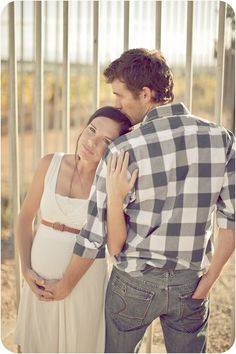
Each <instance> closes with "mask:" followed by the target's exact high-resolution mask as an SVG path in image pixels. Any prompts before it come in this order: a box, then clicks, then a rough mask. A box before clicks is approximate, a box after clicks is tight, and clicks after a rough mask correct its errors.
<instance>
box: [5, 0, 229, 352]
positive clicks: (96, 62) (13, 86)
mask: <svg viewBox="0 0 236 354" xmlns="http://www.w3.org/2000/svg"><path fill="white" fill-rule="evenodd" d="M206 2H207V1H206ZM45 3H46V2H45V1H36V2H35V38H36V41H35V43H36V48H35V49H36V52H35V53H36V54H35V75H36V76H35V80H36V81H35V97H36V99H35V102H36V106H35V109H36V110H35V112H36V115H35V120H34V122H35V124H34V129H35V137H36V140H35V146H34V149H35V159H36V160H37V159H39V158H40V157H41V156H42V155H43V154H44V131H45V120H44V118H45V117H44V110H43V104H44V48H45V37H44V16H45ZM101 3H102V1H100V2H99V1H94V2H92V6H93V11H92V16H93V20H92V22H93V32H92V33H93V35H92V36H93V38H92V53H93V58H92V61H93V80H94V85H93V102H94V108H96V107H97V106H98V105H99V95H100V92H99V87H100V86H99V81H100V68H101V65H100V55H99V53H100V51H101V49H102V48H101V45H100V43H101V38H100V32H99V26H100V6H101ZM144 3H145V2H144ZM163 3H164V2H163V1H154V2H153V6H154V8H155V11H154V12H153V13H152V14H151V16H152V17H153V19H152V20H153V21H154V23H155V34H154V36H155V47H156V48H157V49H162V39H163V37H164V36H163V33H162V22H163V11H162V10H163ZM197 3H198V2H197V1H186V2H185V9H186V16H187V17H186V18H187V24H186V27H185V28H184V29H183V30H184V31H185V32H186V45H185V47H186V52H185V58H186V59H185V94H184V101H185V102H184V103H185V104H186V106H187V107H188V108H189V109H191V106H192V100H193V96H192V92H193V44H194V43H193V34H194V21H193V17H194V11H195V10H196V5H197ZM122 4H123V5H122V6H123V29H122V32H123V50H126V49H128V48H130V41H129V39H130V20H131V19H130V7H131V5H132V6H134V4H133V2H132V1H123V2H122ZM70 5H71V2H70V1H64V2H63V58H62V63H63V64H62V65H63V84H62V88H63V91H62V102H63V108H62V112H63V113H62V115H63V119H62V121H63V126H62V130H63V149H64V151H65V152H67V151H68V149H69V142H70V109H69V107H70V83H69V80H70V58H69V41H70V33H69V28H70V15H69V14H70V11H69V9H70ZM7 6H8V28H9V59H8V63H9V138H10V139H9V140H10V156H11V159H10V176H11V186H10V191H11V197H10V198H11V200H12V210H13V212H12V214H11V218H12V223H11V225H12V228H14V222H15V220H16V218H17V215H18V212H19V208H20V193H21V191H20V182H19V181H20V169H19V134H18V132H19V122H18V117H19V115H18V93H17V87H18V85H17V83H18V78H17V75H18V69H19V62H18V61H17V55H16V44H17V37H16V2H14V1H13V2H11V3H9V4H8V5H7ZM226 7H227V5H226V3H225V2H218V8H219V15H218V38H217V68H216V75H217V77H216V92H215V120H216V122H218V123H220V122H221V117H222V107H223V83H224V62H225V61H224V58H225V28H226V26H225V21H226ZM15 264H16V279H17V295H16V296H17V301H16V302H17V306H18V303H19V299H20V291H21V277H20V268H19V260H18V255H17V252H15ZM146 352H152V326H151V327H150V328H149V330H148V335H147V347H146Z"/></svg>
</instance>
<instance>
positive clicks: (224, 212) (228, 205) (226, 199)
mask: <svg viewBox="0 0 236 354" xmlns="http://www.w3.org/2000/svg"><path fill="white" fill-rule="evenodd" d="M226 146H227V149H226V154H227V162H226V166H225V174H224V180H223V186H222V189H221V191H220V195H219V197H218V200H217V212H216V218H217V224H218V226H219V228H222V229H232V230H234V229H235V137H234V135H233V134H232V133H231V132H230V131H228V132H227V134H226Z"/></svg>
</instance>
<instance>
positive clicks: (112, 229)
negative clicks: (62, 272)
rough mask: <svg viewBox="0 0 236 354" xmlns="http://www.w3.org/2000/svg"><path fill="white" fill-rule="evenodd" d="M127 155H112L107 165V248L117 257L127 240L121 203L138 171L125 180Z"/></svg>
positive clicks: (132, 184) (131, 186)
mask: <svg viewBox="0 0 236 354" xmlns="http://www.w3.org/2000/svg"><path fill="white" fill-rule="evenodd" d="M128 164H129V153H128V152H126V153H124V151H122V152H121V153H120V155H119V157H118V155H117V154H114V155H112V156H111V157H110V158H109V160H108V165H107V179H106V188H107V247H108V251H109V253H110V255H112V256H114V255H118V254H119V253H120V251H121V250H122V248H123V246H124V243H125V241H126V238H127V227H126V221H125V216H124V212H123V202H124V199H125V197H126V195H127V194H128V192H129V191H130V190H131V189H132V188H133V186H134V183H135V181H136V178H137V176H138V170H135V171H134V172H133V173H132V176H131V178H130V180H128V178H127V169H128Z"/></svg>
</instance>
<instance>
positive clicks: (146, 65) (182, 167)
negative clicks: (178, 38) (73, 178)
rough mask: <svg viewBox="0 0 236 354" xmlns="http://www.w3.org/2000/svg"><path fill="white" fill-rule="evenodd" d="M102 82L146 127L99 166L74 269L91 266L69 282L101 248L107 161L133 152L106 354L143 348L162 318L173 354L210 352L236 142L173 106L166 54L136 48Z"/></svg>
mask: <svg viewBox="0 0 236 354" xmlns="http://www.w3.org/2000/svg"><path fill="white" fill-rule="evenodd" d="M104 75H105V78H106V80H107V82H108V83H110V84H111V85H112V89H113V93H114V95H115V97H116V107H117V108H119V109H120V110H121V111H122V112H124V113H126V114H127V115H128V116H129V117H130V120H131V122H132V124H133V125H135V124H137V123H141V124H140V126H139V127H138V128H137V129H135V130H134V131H132V132H131V133H129V134H127V135H126V136H123V137H120V138H118V139H117V140H115V141H114V142H113V143H112V144H111V145H110V147H109V150H110V152H108V154H106V156H104V159H103V162H102V163H101V164H100V166H99V168H98V171H97V175H96V179H95V180H96V189H95V188H94V191H93V193H92V194H91V196H90V203H89V211H88V213H89V215H88V220H87V223H86V225H85V226H84V228H83V229H82V230H81V233H80V236H79V237H78V240H77V243H76V245H75V249H74V253H75V255H74V257H73V259H72V265H71V268H72V267H73V266H74V269H75V267H76V265H77V266H78V265H79V266H80V264H81V262H82V259H83V257H84V267H82V268H81V269H82V271H81V274H80V275H75V273H74V275H73V276H71V273H69V270H68V272H66V274H65V276H64V280H63V281H64V284H65V283H66V284H67V285H66V286H67V289H70V288H72V287H73V286H74V284H75V283H76V281H78V279H79V278H80V277H81V276H82V274H83V272H85V271H86V269H87V267H88V266H89V259H94V258H96V257H99V256H100V254H101V252H102V251H103V248H104V245H105V242H106V241H105V240H106V207H107V200H106V180H105V176H106V171H107V160H108V158H109V156H110V155H111V153H116V152H119V151H120V150H124V149H125V151H128V152H129V156H130V159H129V172H130V174H132V173H133V171H134V170H135V169H137V168H138V169H139V176H138V180H137V183H136V186H135V188H134V190H132V191H131V192H130V193H129V195H128V196H127V198H126V201H125V203H124V213H125V215H126V220H127V240H126V242H125V245H124V247H123V249H122V251H121V252H120V254H118V255H117V256H115V257H114V267H113V271H112V275H111V278H110V280H109V285H108V289H107V295H106V325H107V330H106V352H111V353H112V352H120V353H125V352H134V351H135V350H137V349H138V347H139V345H140V343H141V340H142V337H143V335H144V333H145V330H146V328H147V327H148V326H149V324H150V323H151V322H152V321H153V320H154V319H155V318H157V317H160V321H161V325H162V329H163V334H164V339H165V345H166V350H167V352H182V353H183V352H186V353H190V352H197V353H200V352H205V351H206V333H207V323H208V317H209V305H208V295H209V291H210V289H211V287H212V286H213V284H214V282H215V281H216V279H217V278H218V276H219V275H220V273H221V270H222V268H223V266H224V264H225V263H226V261H227V260H228V259H229V257H230V255H231V254H232V252H233V249H234V233H233V229H234V201H233V200H234V136H233V134H232V133H231V132H230V131H228V130H226V129H224V128H223V127H220V126H217V125H216V124H214V123H210V122H207V121H205V120H202V119H200V118H197V117H194V116H192V115H191V114H190V112H189V111H188V110H187V108H186V107H185V106H184V105H183V104H181V103H180V104H171V102H172V100H173V92H172V90H173V78H172V73H171V71H170V69H169V67H168V65H167V63H166V61H165V59H164V57H163V56H162V55H161V53H160V52H158V51H149V50H145V49H133V50H128V51H126V52H124V53H123V54H122V55H121V57H120V58H118V59H117V60H115V61H113V62H112V63H111V64H110V65H109V66H108V67H107V69H106V70H105V72H104ZM215 210H216V221H217V224H218V227H219V232H218V240H217V246H216V249H215V252H214V255H212V249H213V242H212V241H213V240H212V239H213V216H214V211H215ZM78 256H79V257H78ZM86 262H87V263H86ZM90 262H91V261H90Z"/></svg>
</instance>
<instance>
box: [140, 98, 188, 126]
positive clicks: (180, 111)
mask: <svg viewBox="0 0 236 354" xmlns="http://www.w3.org/2000/svg"><path fill="white" fill-rule="evenodd" d="M186 114H190V112H189V110H188V109H187V108H186V107H185V105H184V104H183V103H182V102H180V103H172V104H170V103H169V104H166V105H163V106H158V107H155V108H153V109H152V110H151V111H150V112H148V114H147V115H146V116H145V117H144V119H143V121H142V123H141V125H143V124H145V123H146V122H150V121H152V120H153V119H157V118H164V117H170V116H179V115H186Z"/></svg>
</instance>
